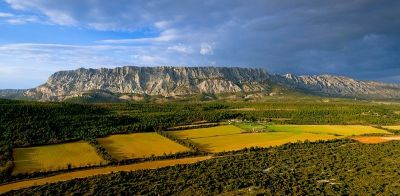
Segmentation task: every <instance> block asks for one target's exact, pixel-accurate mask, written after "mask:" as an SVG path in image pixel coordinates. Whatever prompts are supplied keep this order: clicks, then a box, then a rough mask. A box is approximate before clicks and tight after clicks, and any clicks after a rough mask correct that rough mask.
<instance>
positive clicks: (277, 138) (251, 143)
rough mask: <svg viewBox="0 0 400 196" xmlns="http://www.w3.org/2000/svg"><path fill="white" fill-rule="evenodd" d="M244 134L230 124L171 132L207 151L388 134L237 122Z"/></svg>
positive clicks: (367, 128) (349, 128)
mask: <svg viewBox="0 0 400 196" xmlns="http://www.w3.org/2000/svg"><path fill="white" fill-rule="evenodd" d="M235 125H236V126H238V127H240V128H243V129H245V130H246V131H252V130H264V129H265V132H258V133H248V132H245V131H244V130H242V129H240V128H238V127H235V126H233V125H225V126H218V127H212V128H204V129H191V130H183V131H174V132H172V133H173V134H175V135H176V136H178V137H180V138H181V139H190V140H191V141H192V142H194V143H195V144H196V145H198V146H199V148H201V149H203V150H205V151H208V152H212V153H215V152H222V151H230V150H240V149H243V148H245V147H255V146H258V147H270V146H277V145H282V144H285V143H289V142H297V141H305V140H309V141H317V140H330V139H337V138H343V137H347V136H351V135H362V134H367V133H388V132H387V131H384V130H381V129H377V128H374V127H371V126H361V125H268V126H266V125H263V124H257V123H237V124H235Z"/></svg>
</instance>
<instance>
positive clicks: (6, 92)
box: [0, 89, 27, 99]
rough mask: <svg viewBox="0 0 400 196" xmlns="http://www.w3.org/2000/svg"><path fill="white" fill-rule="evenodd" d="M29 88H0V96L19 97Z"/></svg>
mask: <svg viewBox="0 0 400 196" xmlns="http://www.w3.org/2000/svg"><path fill="white" fill-rule="evenodd" d="M26 91H27V89H0V98H9V99H10V98H11V99H18V98H21V96H23V94H24V93H25V92H26Z"/></svg>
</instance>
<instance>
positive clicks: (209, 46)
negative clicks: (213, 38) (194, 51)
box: [200, 42, 215, 55]
mask: <svg viewBox="0 0 400 196" xmlns="http://www.w3.org/2000/svg"><path fill="white" fill-rule="evenodd" d="M214 47H215V44H214V43H204V42H203V43H201V44H200V54H201V55H212V54H214Z"/></svg>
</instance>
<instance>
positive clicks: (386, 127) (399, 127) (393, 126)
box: [382, 125, 400, 131]
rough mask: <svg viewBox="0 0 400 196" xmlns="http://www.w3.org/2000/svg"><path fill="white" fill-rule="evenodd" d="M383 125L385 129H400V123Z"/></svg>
mask: <svg viewBox="0 0 400 196" xmlns="http://www.w3.org/2000/svg"><path fill="white" fill-rule="evenodd" d="M382 127H383V128H385V129H390V130H394V131H397V130H400V125H392V126H382Z"/></svg>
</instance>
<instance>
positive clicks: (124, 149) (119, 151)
mask: <svg viewBox="0 0 400 196" xmlns="http://www.w3.org/2000/svg"><path fill="white" fill-rule="evenodd" d="M97 140H98V142H99V143H100V145H102V146H103V147H104V148H105V149H106V150H107V151H108V152H109V153H110V155H111V156H112V157H113V158H115V159H117V160H124V159H132V158H144V157H150V156H152V155H154V156H161V155H164V154H174V153H178V152H185V151H189V150H190V149H189V148H186V147H185V146H182V145H180V144H178V143H175V142H174V141H171V140H169V139H167V138H165V137H163V136H161V135H159V134H157V133H133V134H125V135H112V136H109V137H105V138H99V139H97Z"/></svg>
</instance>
